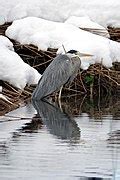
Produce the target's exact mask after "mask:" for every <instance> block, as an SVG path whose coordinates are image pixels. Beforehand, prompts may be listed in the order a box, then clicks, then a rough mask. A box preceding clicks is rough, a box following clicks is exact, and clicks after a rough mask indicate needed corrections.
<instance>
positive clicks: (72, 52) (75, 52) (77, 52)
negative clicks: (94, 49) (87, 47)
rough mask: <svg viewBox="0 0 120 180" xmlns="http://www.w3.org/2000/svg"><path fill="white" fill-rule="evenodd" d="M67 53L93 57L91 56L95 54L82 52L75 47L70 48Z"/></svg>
mask: <svg viewBox="0 0 120 180" xmlns="http://www.w3.org/2000/svg"><path fill="white" fill-rule="evenodd" d="M67 53H69V54H73V55H76V56H78V57H79V58H81V57H91V56H93V55H91V54H86V53H80V52H79V51H76V50H73V49H72V50H70V51H68V52H67Z"/></svg>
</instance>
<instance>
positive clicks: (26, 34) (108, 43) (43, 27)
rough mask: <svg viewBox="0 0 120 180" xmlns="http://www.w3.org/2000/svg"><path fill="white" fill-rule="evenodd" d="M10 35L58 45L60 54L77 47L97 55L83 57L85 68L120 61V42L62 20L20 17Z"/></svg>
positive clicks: (26, 41) (41, 46) (23, 40)
mask: <svg viewBox="0 0 120 180" xmlns="http://www.w3.org/2000/svg"><path fill="white" fill-rule="evenodd" d="M6 35H7V36H8V37H9V38H11V39H14V40H17V41H19V42H20V43H21V44H34V45H36V46H38V49H41V50H47V48H48V47H50V48H58V52H57V53H58V54H59V53H63V52H64V50H63V48H62V44H63V45H64V46H65V49H66V51H69V50H70V49H75V50H78V51H80V52H81V53H87V54H91V55H93V57H92V58H90V57H89V58H81V60H82V68H83V69H87V68H88V67H89V65H90V64H93V63H95V62H101V61H102V63H103V65H104V66H106V67H111V66H112V62H114V61H119V62H120V43H118V42H114V41H112V40H109V39H108V38H105V37H102V36H98V35H95V34H92V33H90V32H87V31H83V30H81V29H79V28H78V27H76V26H74V25H72V24H67V23H60V22H53V21H48V20H44V19H41V18H37V17H28V18H24V19H21V20H16V21H14V22H13V23H12V25H11V26H9V27H8V29H7V30H6Z"/></svg>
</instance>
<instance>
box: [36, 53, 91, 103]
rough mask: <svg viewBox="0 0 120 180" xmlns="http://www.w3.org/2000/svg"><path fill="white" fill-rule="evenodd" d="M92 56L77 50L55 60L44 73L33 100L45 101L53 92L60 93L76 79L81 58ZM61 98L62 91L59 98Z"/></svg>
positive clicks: (61, 55)
mask: <svg viewBox="0 0 120 180" xmlns="http://www.w3.org/2000/svg"><path fill="white" fill-rule="evenodd" d="M84 56H92V55H89V54H83V53H80V52H79V51H76V50H70V51H68V52H67V53H66V54H60V55H58V56H57V57H55V58H54V59H53V61H52V62H51V63H50V65H49V66H48V67H47V68H46V70H45V71H44V73H43V75H42V77H41V79H40V80H39V82H38V85H37V87H36V89H35V90H34V92H33V94H32V99H33V100H40V99H43V98H45V97H47V96H49V95H50V94H52V93H53V92H56V91H59V90H60V89H61V87H63V85H66V84H67V85H68V84H70V83H71V82H72V81H73V79H74V78H75V77H76V75H77V73H78V70H79V69H80V66H81V59H80V58H81V57H84ZM60 96H61V91H60V95H59V98H60Z"/></svg>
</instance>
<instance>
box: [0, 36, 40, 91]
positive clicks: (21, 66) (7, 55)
mask: <svg viewBox="0 0 120 180" xmlns="http://www.w3.org/2000/svg"><path fill="white" fill-rule="evenodd" d="M40 77H41V75H40V74H39V73H38V72H37V70H35V69H34V68H32V67H30V66H29V65H28V64H26V63H24V61H23V60H22V59H21V58H20V56H19V55H18V54H17V53H15V52H14V48H13V44H12V42H11V41H10V40H9V39H8V38H6V37H4V36H0V80H3V81H7V82H9V83H10V84H12V85H13V86H15V87H17V88H19V89H22V90H23V89H24V87H25V86H26V85H30V84H37V83H38V81H39V79H40Z"/></svg>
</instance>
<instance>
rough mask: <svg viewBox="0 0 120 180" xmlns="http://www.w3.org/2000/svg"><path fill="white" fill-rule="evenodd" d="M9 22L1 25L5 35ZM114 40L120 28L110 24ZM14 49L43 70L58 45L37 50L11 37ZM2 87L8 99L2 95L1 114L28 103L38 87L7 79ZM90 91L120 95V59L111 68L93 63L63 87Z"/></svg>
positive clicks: (119, 38) (75, 91)
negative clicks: (17, 84) (22, 87)
mask: <svg viewBox="0 0 120 180" xmlns="http://www.w3.org/2000/svg"><path fill="white" fill-rule="evenodd" d="M9 25H10V23H8V24H4V25H2V26H0V35H5V30H6V29H7V27H8V26H9ZM108 31H109V33H110V37H111V39H112V40H115V41H118V42H120V28H116V29H115V28H111V27H108ZM12 42H13V44H14V49H15V51H16V52H17V53H18V54H19V55H20V56H21V58H22V59H23V60H24V61H25V62H26V63H28V64H30V65H31V66H32V67H34V68H36V69H37V70H38V71H39V72H40V73H41V74H42V73H43V72H44V70H45V69H46V67H47V66H48V65H49V63H50V62H51V61H52V59H53V58H54V57H55V56H56V51H57V49H48V50H47V51H41V50H40V51H38V48H37V47H35V46H33V45H21V44H19V43H18V42H16V41H12ZM0 86H2V87H3V91H2V94H3V95H5V96H6V97H7V98H8V99H9V102H8V101H5V100H4V99H0V115H3V114H5V113H6V112H9V111H11V110H13V109H15V108H17V107H19V106H21V105H24V103H26V100H27V99H30V98H31V94H32V92H33V90H34V88H35V87H32V86H30V87H26V88H25V90H24V91H23V92H22V93H21V92H19V91H18V90H17V89H16V88H14V87H12V86H11V85H9V84H8V83H7V82H3V81H0ZM66 93H67V94H68V93H69V94H72V95H73V94H87V95H88V96H90V98H93V97H94V96H97V95H101V96H105V95H113V96H114V95H116V96H117V95H119V94H120V63H114V64H113V67H112V68H111V69H107V68H105V67H103V66H102V65H101V64H94V65H91V66H90V67H89V69H88V70H84V71H82V70H81V72H80V73H79V74H78V75H77V77H76V78H75V80H74V82H73V83H72V84H71V86H70V87H69V88H64V90H63V95H64V94H66Z"/></svg>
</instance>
